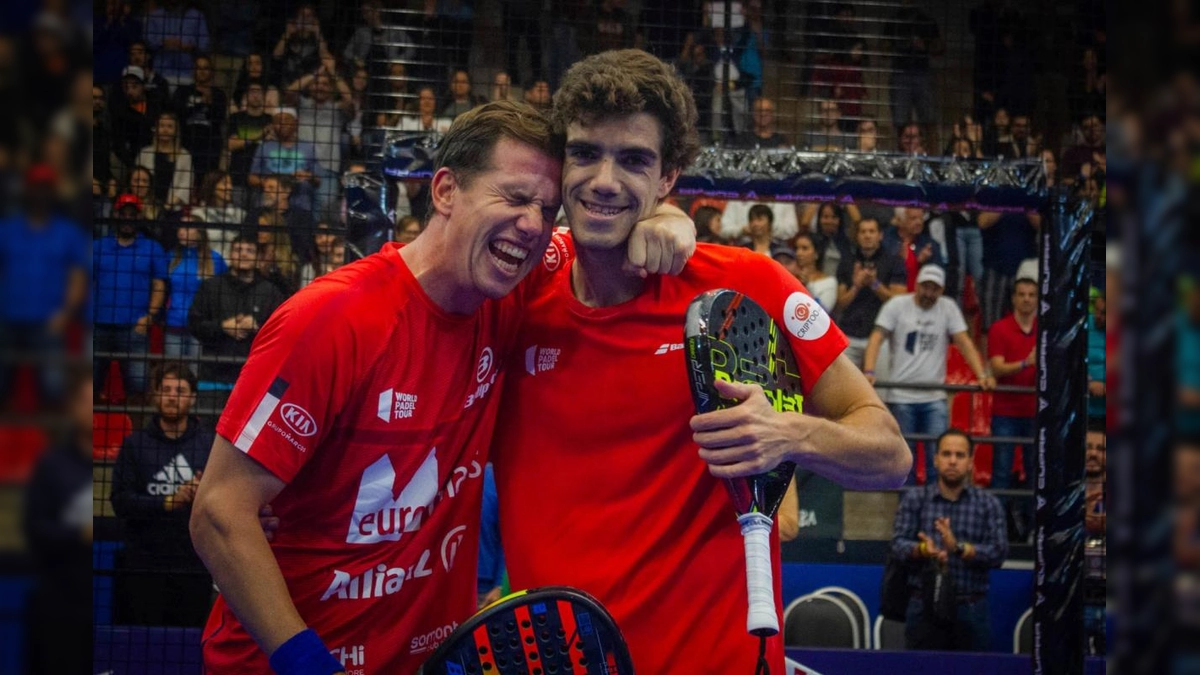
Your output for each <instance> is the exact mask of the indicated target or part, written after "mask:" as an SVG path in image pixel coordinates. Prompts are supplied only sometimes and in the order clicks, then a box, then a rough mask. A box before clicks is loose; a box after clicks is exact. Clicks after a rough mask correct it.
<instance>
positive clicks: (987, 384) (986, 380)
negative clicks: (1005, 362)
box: [979, 374, 996, 391]
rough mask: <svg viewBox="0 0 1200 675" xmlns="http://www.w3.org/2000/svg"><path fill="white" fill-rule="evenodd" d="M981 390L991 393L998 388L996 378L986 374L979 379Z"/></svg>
mask: <svg viewBox="0 0 1200 675" xmlns="http://www.w3.org/2000/svg"><path fill="white" fill-rule="evenodd" d="M979 388H980V389H982V390H984V391H991V390H993V389H995V388H996V378H994V377H992V376H991V375H987V374H985V375H984V376H983V377H981V378H979Z"/></svg>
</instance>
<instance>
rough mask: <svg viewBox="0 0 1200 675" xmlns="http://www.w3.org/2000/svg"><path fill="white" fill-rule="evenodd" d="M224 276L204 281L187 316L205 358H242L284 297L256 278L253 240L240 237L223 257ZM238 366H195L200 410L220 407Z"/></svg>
mask: <svg viewBox="0 0 1200 675" xmlns="http://www.w3.org/2000/svg"><path fill="white" fill-rule="evenodd" d="M228 262H229V271H228V272H227V273H225V274H223V275H221V276H217V277H213V278H211V279H206V280H204V282H202V283H201V284H200V289H199V290H198V291H196V297H195V298H194V299H193V300H192V307H191V309H190V310H189V311H188V328H189V330H191V332H192V335H194V336H196V338H197V339H199V340H200V345H201V347H202V349H203V352H204V355H205V356H233V357H239V358H242V359H245V358H246V356H248V355H249V354H250V342H251V341H252V340H253V339H254V336H255V335H257V334H258V329H259V327H261V326H262V325H263V324H264V323H266V321H267V317H269V316H271V313H272V312H274V311H275V308H276V307H278V306H279V305H280V304H282V303H283V301H284V300H285V299H286V297H285V296H284V295H283V294H282V293H280V292H279V289H278V288H276V287H275V284H273V283H271V282H270V281H267V280H266V279H263V278H261V277H259V276H258V241H257V239H256V238H255V237H253V236H248V235H240V236H238V237H237V238H235V239H234V240H233V244H232V245H231V246H230V252H229V261H228ZM241 369H242V366H241V364H240V363H208V362H203V363H201V364H200V382H199V385H198V391H199V392H200V393H199V400H200V403H201V404H202V407H205V408H209V407H213V408H218V409H220V408H222V407H224V405H225V400H226V399H228V398H229V392H230V391H232V390H233V383H234V382H235V381H237V376H238V373H239V372H241Z"/></svg>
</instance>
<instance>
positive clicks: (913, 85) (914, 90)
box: [887, 0, 945, 134]
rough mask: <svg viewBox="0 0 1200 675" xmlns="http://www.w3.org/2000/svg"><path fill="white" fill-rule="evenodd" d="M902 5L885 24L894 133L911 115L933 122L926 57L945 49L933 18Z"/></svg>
mask: <svg viewBox="0 0 1200 675" xmlns="http://www.w3.org/2000/svg"><path fill="white" fill-rule="evenodd" d="M914 4H915V3H914V2H913V0H905V1H904V5H903V6H902V7H901V8H900V9H899V10H898V11H897V12H896V14H895V15H894V16H893V17H892V21H891V22H890V23H888V24H887V26H888V29H887V32H888V38H889V40H888V42H887V43H888V44H890V45H891V46H892V81H891V89H890V93H891V98H892V124H893V126H894V127H895V128H896V132H897V133H898V134H900V133H901V130H903V129H904V126H905V125H906V124H908V123H909V122H911V121H913V120H914V119H915V120H916V121H917V122H918V123H920V124H926V125H927V124H930V123H931V122H933V81H932V78H931V75H930V63H929V59H930V57H932V56H940V55H941V54H942V53H943V52H944V51H945V45H944V43H943V42H942V36H941V33H940V31H939V30H938V25H937V22H936V21H934V20H933V18H932V17H930V16H929V15H928V14H926V13H925V12H923V11H921V10H920V9H917V8H916V7H915V6H914Z"/></svg>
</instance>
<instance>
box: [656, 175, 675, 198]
mask: <svg viewBox="0 0 1200 675" xmlns="http://www.w3.org/2000/svg"><path fill="white" fill-rule="evenodd" d="M679 173H680V169H673V170H671V171H670V172H668V173H664V174H663V176H662V178H660V179H658V198H659V199H660V200H661V199H666V198H667V195H669V194H671V190H673V189H675V181H676V180H679Z"/></svg>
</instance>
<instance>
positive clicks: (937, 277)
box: [917, 265, 946, 288]
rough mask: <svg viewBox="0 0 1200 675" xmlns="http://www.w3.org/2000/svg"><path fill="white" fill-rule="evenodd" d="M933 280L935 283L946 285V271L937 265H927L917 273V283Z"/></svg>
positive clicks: (943, 286)
mask: <svg viewBox="0 0 1200 675" xmlns="http://www.w3.org/2000/svg"><path fill="white" fill-rule="evenodd" d="M926 281H932V282H933V283H935V284H937V285H938V286H941V287H942V288H945V287H946V271H945V270H943V269H942V268H941V267H939V266H937V265H926V266H924V267H922V268H921V271H920V272H918V273H917V283H918V284H920V283H924V282H926Z"/></svg>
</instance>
